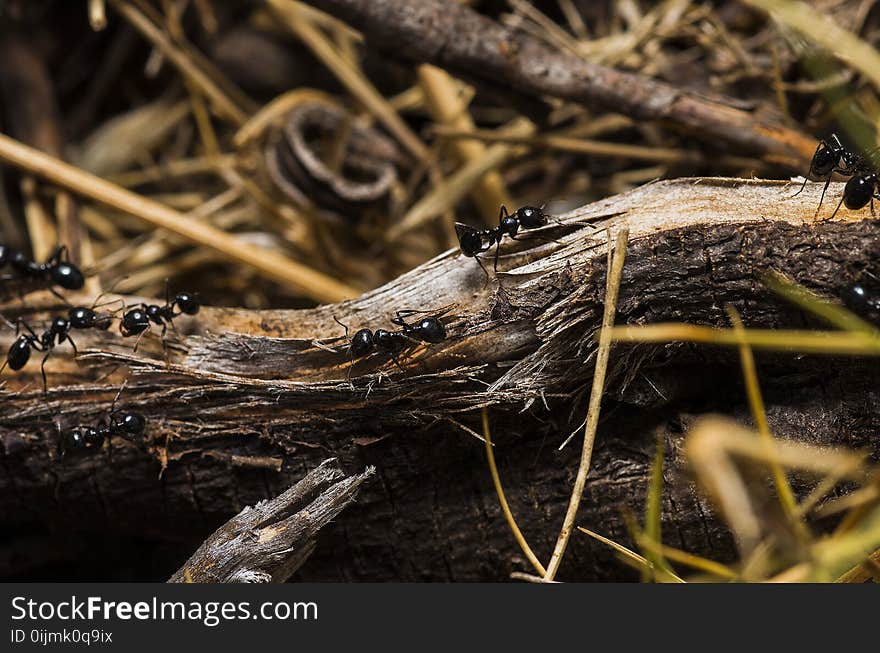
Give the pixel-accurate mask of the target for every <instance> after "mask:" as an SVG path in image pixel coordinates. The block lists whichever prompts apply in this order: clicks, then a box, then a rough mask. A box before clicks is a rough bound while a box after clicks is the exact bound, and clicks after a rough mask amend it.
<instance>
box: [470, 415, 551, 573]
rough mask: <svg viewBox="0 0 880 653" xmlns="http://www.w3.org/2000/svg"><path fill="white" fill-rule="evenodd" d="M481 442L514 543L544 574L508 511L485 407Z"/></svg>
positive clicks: (545, 571)
mask: <svg viewBox="0 0 880 653" xmlns="http://www.w3.org/2000/svg"><path fill="white" fill-rule="evenodd" d="M483 442H485V444H486V458H487V459H488V461H489V472H490V473H491V474H492V484H493V485H494V486H495V492H496V493H497V494H498V501H499V503H500V504H501V512H503V513H504V519H506V520H507V525H508V526H510V530H511V531H513V537H514V538H515V539H516V543H517V544H519V548H520V549H522V552H523V554H525V556H526V558H528V560H529V562H530V563H532V566H533V567H534V568H535V570H536V571H537V572H538V573H539V574H541V576H545V575H546V574H547V570H546V569H544V565H542V564H541V561H540V560H538V556H536V555H535V552H534V551H532V547H530V546H529V543H528V542H527V541H526V538H525V535H523V534H522V531H521V530H520V529H519V526H517V524H516V519H515V518H514V516H513V513H512V512H510V506H509V505H508V504H507V497H505V496H504V488H503V487H502V486H501V477H500V476H499V475H498V467H497V466H496V465H495V452H494V451H492V446H493V445H492V433H491V431H490V429H489V414H488V412H487V411H486V409H485V408H484V409H483Z"/></svg>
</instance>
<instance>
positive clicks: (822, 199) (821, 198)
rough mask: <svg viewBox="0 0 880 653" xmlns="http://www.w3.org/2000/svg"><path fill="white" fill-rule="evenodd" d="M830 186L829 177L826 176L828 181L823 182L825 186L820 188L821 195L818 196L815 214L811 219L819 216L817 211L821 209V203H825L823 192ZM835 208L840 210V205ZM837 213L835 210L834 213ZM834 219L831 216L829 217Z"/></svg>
mask: <svg viewBox="0 0 880 653" xmlns="http://www.w3.org/2000/svg"><path fill="white" fill-rule="evenodd" d="M830 184H831V176H830V175H829V176H828V179H826V180H825V185H824V186H823V187H822V194H821V195H820V196H819V206H817V207H816V213H815V214H814V215H813V219H814V220H815V219H816V216H817V215H819V209H820V208H822V202H823V201H825V191H827V190H828V186H829V185H830ZM841 201H843V200H841ZM837 208H838V209H839V208H840V204H838V205H837ZM834 212H835V213H837V210H836V209H835V211H834ZM831 217H832V218H833V217H834V216H833V215H832V216H831Z"/></svg>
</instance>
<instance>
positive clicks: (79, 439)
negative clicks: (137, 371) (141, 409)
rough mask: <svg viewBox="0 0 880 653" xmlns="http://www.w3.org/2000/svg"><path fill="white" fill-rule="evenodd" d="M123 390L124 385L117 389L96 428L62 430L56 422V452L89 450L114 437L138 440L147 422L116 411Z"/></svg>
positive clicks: (85, 427) (124, 412) (140, 417)
mask: <svg viewBox="0 0 880 653" xmlns="http://www.w3.org/2000/svg"><path fill="white" fill-rule="evenodd" d="M124 388H125V383H123V384H122V387H121V388H119V392H117V393H116V397H115V398H114V399H113V403H112V404H111V405H110V410H109V411H108V412H107V414H106V415H104V416H103V417H101V419H100V420H99V421H98V423H97V425H96V426H76V427H74V428H72V429H67V430H62V429H61V426H60V424H57V422H56V428H57V429H58V451H59V454H60V456H62V457H63V456H64V454H65V453H67V452H68V451H74V450H78V449H91V448H97V447H101V446H103V444H104V442H105V441H109V440H110V438H112V437H114V436H116V437H121V438H123V439H124V440H129V441H132V440H139V439H140V438H142V437H143V435H144V431H145V430H146V426H147V421H146V419H144V416H143V415H141V414H140V413H135V412H131V411H124V410H116V402H117V401H119V396H120V395H121V394H122V391H123V389H124Z"/></svg>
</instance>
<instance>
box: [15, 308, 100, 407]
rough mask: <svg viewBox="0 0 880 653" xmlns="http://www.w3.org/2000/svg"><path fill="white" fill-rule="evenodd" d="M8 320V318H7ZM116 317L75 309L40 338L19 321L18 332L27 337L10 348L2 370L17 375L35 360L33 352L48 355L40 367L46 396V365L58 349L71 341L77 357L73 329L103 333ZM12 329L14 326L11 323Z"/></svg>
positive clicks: (16, 328) (85, 309)
mask: <svg viewBox="0 0 880 653" xmlns="http://www.w3.org/2000/svg"><path fill="white" fill-rule="evenodd" d="M4 319H5V318H4ZM112 320H113V316H112V314H110V313H98V312H96V311H95V309H94V307H91V308H86V307H85V306H73V307H71V308H70V309H69V310H68V311H67V317H60V316H59V317H55V318H53V319H52V322H51V323H50V324H49V327H48V328H47V329H46V330H45V331H43V333H42V334H41V335H39V336H38V335H37V334H36V333H35V332H34V330H33V328H31V326H30V325H29V324H27V323H26V322H24V321H22V320H19V321H18V325H15V326H14V328H15V332H16V333H19V332H20V331H21V327H22V326H23V327H24V328H25V329H26V330H27V333H24V334H21V335H20V336H18V338H17V339H16V340H15V342H13V343H12V346H10V347H9V351H8V352H7V353H6V361H5V362H4V363H3V365H2V367H0V372H2V371H3V370H4V369H5V368H6V366H7V365H8V366H9V368H10V369H11V370H13V371H16V372H17V371H18V370H20V369H22V368H23V367H24V366H25V365H27V363H28V361H29V360H30V357H31V350H34V351H39V352H45V356H43V362H42V363H41V364H40V373H41V374H42V377H43V392H44V393H45V392H46V390H47V387H48V386H47V382H46V361H47V360H48V358H49V356H50V355H51V353H52V351H53V350H54V349H55V347H56V346H58V345H61V344H62V343H63V342H65V341H67V342H69V343H70V346H71V347H73V353H74V355H76V354H77V353H78V352H77V350H76V343H75V342H74V341H73V338H71V337H70V331H71V330H72V329H100V330H102V331H106V330H107V329H109V328H110V323H111V322H112ZM7 324H9V326H13V325H12V324H11V323H9V322H8V321H7Z"/></svg>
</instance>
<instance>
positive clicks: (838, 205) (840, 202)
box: [816, 197, 844, 220]
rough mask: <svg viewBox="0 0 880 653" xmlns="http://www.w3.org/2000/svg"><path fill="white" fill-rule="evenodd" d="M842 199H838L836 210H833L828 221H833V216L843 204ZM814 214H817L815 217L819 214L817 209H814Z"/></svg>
mask: <svg viewBox="0 0 880 653" xmlns="http://www.w3.org/2000/svg"><path fill="white" fill-rule="evenodd" d="M843 199H844V198H843V197H841V198H840V201H839V202H838V203H837V208H836V209H834V213H832V214H831V217H829V218H828V220H833V219H834V216H835V215H837V212H838V211H839V210H840V207H841V205H842V204H843ZM816 214H817V215H818V214H819V210H818V209H816Z"/></svg>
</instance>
